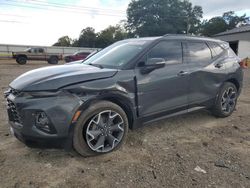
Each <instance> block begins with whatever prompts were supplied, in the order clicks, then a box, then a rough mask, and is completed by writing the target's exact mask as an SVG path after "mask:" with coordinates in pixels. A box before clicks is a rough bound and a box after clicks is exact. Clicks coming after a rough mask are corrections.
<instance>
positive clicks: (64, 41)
mask: <svg viewBox="0 0 250 188" xmlns="http://www.w3.org/2000/svg"><path fill="white" fill-rule="evenodd" d="M71 43H72V39H71V38H69V37H68V36H63V37H61V38H59V39H58V41H57V42H56V43H55V44H53V46H66V47H69V46H71Z"/></svg>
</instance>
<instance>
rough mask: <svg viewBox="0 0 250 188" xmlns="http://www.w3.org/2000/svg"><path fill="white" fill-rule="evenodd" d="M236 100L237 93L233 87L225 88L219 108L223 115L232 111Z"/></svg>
mask: <svg viewBox="0 0 250 188" xmlns="http://www.w3.org/2000/svg"><path fill="white" fill-rule="evenodd" d="M236 100H237V92H236V90H235V89H234V88H233V87H229V88H227V89H226V90H225V91H224V93H223V95H222V98H221V108H222V111H223V112H225V113H230V112H232V110H234V107H235V104H236Z"/></svg>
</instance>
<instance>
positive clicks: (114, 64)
mask: <svg viewBox="0 0 250 188" xmlns="http://www.w3.org/2000/svg"><path fill="white" fill-rule="evenodd" d="M149 43H150V40H125V41H120V42H116V43H114V44H112V45H111V46H108V47H107V48H105V49H103V50H101V51H100V52H98V53H96V54H95V55H93V56H91V57H89V58H88V59H87V60H85V61H84V62H83V63H84V64H90V65H100V66H102V67H107V68H118V69H119V68H121V67H122V66H123V65H125V64H126V63H128V62H129V61H130V60H131V59H132V58H134V57H135V56H136V55H137V54H138V53H140V52H141V51H142V50H143V49H144V48H145V47H146V46H147V45H148V44H149Z"/></svg>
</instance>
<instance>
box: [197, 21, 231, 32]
mask: <svg viewBox="0 0 250 188" xmlns="http://www.w3.org/2000/svg"><path fill="white" fill-rule="evenodd" d="M227 29H228V25H227V23H226V22H225V20H224V19H223V18H222V17H214V18H211V19H210V20H209V21H204V22H203V24H202V29H201V33H202V35H204V36H212V35H214V34H217V33H220V32H223V31H226V30H227Z"/></svg>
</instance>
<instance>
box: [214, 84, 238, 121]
mask: <svg viewBox="0 0 250 188" xmlns="http://www.w3.org/2000/svg"><path fill="white" fill-rule="evenodd" d="M230 91H231V92H232V93H231V94H227V93H230ZM229 95H232V96H231V97H230V96H229ZM226 96H228V97H226ZM225 98H226V99H225ZM237 99H238V90H237V88H236V86H235V85H234V84H233V83H231V82H225V83H224V84H223V86H222V87H221V89H220V91H219V94H218V97H217V99H216V101H215V104H214V106H213V108H212V109H211V112H212V114H213V115H214V116H216V117H221V118H225V117H228V116H230V115H231V114H232V113H233V111H234V110H235V107H236V104H237ZM227 103H228V104H227Z"/></svg>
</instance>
